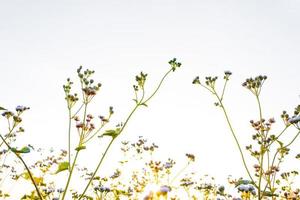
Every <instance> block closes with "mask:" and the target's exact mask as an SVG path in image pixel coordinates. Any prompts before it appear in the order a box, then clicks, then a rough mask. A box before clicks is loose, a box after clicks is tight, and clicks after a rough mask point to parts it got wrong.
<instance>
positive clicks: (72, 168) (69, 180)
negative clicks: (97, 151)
mask: <svg viewBox="0 0 300 200" xmlns="http://www.w3.org/2000/svg"><path fill="white" fill-rule="evenodd" d="M78 154H79V151H77V152H76V155H75V158H74V160H73V164H72V167H71V171H70V173H69V177H68V180H67V183H66V186H65V189H64V193H63V196H62V200H64V199H65V196H66V194H67V193H68V188H69V184H70V182H71V177H72V174H73V170H74V166H75V163H76V161H77V157H78Z"/></svg>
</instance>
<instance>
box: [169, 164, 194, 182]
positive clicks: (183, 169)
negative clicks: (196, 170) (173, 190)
mask: <svg viewBox="0 0 300 200" xmlns="http://www.w3.org/2000/svg"><path fill="white" fill-rule="evenodd" d="M189 165H190V163H187V164H186V166H184V167H183V168H182V169H181V170H180V171H179V172H177V174H176V175H175V176H174V177H173V178H172V180H171V183H170V185H171V184H172V183H173V182H174V181H175V180H176V179H177V178H178V176H180V174H182V173H183V172H184V171H185V170H186V169H187V168H188V166H189Z"/></svg>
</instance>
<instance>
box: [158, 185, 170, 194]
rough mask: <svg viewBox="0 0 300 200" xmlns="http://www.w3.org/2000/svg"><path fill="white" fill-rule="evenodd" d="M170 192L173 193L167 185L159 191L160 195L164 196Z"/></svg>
mask: <svg viewBox="0 0 300 200" xmlns="http://www.w3.org/2000/svg"><path fill="white" fill-rule="evenodd" d="M170 191H171V188H170V187H169V186H167V185H163V186H161V187H160V189H159V193H160V194H162V195H166V194H167V193H168V192H170Z"/></svg>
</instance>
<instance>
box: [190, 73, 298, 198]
mask: <svg viewBox="0 0 300 200" xmlns="http://www.w3.org/2000/svg"><path fill="white" fill-rule="evenodd" d="M231 74H232V73H231V72H230V71H226V72H225V74H224V77H223V79H224V83H223V87H222V89H221V92H219V91H218V89H217V85H216V82H217V79H218V77H216V76H215V77H211V76H208V77H205V81H204V82H202V81H200V79H199V77H198V76H197V77H196V78H195V79H194V80H193V82H192V83H193V84H195V85H200V86H202V87H203V88H205V89H206V90H207V91H209V92H210V93H211V94H212V95H213V96H214V97H215V98H216V102H215V106H217V107H218V108H221V110H222V111H223V113H224V116H225V119H226V122H227V124H228V126H229V129H230V133H231V135H232V136H233V138H234V141H235V143H236V145H237V148H238V150H239V152H240V155H241V158H242V163H243V166H244V168H245V170H246V172H247V174H248V177H249V178H250V182H249V183H251V184H252V185H254V186H255V188H256V189H257V198H258V199H259V200H261V199H263V197H272V199H276V197H277V196H278V194H277V193H276V190H277V187H276V185H275V184H276V183H278V181H279V180H278V179H277V175H278V172H279V166H280V164H281V163H282V162H283V159H284V157H285V156H286V155H287V154H288V153H289V151H290V149H289V148H290V146H291V145H292V144H293V143H294V142H295V140H296V138H297V137H298V136H299V134H300V128H299V124H298V122H299V120H300V115H299V113H300V105H298V106H297V107H296V108H295V110H294V113H293V115H292V116H291V117H290V115H288V114H287V112H286V111H283V113H282V114H281V116H280V117H281V119H282V121H283V125H284V127H283V129H282V130H281V131H279V132H275V133H273V132H274V131H273V130H272V126H273V124H274V123H275V119H274V118H270V119H268V120H266V119H265V118H264V116H263V109H262V105H261V100H260V94H261V91H262V87H263V84H264V83H265V81H266V79H267V76H262V75H260V76H257V77H255V78H248V79H246V81H245V82H244V83H243V84H242V86H243V87H245V88H246V89H247V90H248V91H250V92H251V93H252V94H253V95H254V97H255V100H256V102H257V106H258V120H256V121H254V120H251V121H250V125H251V127H252V128H253V129H254V132H253V135H252V139H253V141H254V144H250V145H248V146H246V150H247V151H248V152H249V153H250V155H251V156H252V157H253V158H254V159H255V160H256V163H255V164H254V165H253V170H251V169H250V166H249V164H247V162H246V158H245V153H244V151H243V149H242V146H241V144H240V141H239V138H238V137H239V136H238V134H237V132H236V130H235V129H234V128H233V124H232V122H231V119H230V117H229V115H228V112H227V107H226V106H225V105H224V96H225V91H226V88H227V83H228V81H229V79H230V76H231ZM290 128H294V130H296V134H295V135H294V136H293V137H292V139H291V140H290V141H288V142H284V141H283V140H282V136H283V135H284V133H286V132H287V130H288V129H290Z"/></svg>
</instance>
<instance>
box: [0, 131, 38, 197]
mask: <svg viewBox="0 0 300 200" xmlns="http://www.w3.org/2000/svg"><path fill="white" fill-rule="evenodd" d="M0 137H1V139H2V141H3V142H4V144H5V145H6V146H7V148H8V149H9V150H10V151H11V152H13V153H14V154H15V155H16V156H17V158H18V159H19V160H21V162H22V164H23V165H24V167H25V168H26V171H27V172H28V174H29V177H30V180H31V182H32V184H33V185H34V187H35V190H36V192H37V195H38V197H39V198H40V199H41V200H43V196H42V194H41V192H40V190H39V188H38V186H37V184H36V182H35V181H34V178H33V176H32V173H31V171H30V169H29V167H28V166H27V164H26V163H25V161H24V160H23V158H22V157H21V156H20V155H19V154H18V153H17V152H15V151H13V150H12V148H11V146H10V145H9V144H8V143H7V142H6V141H5V139H4V138H3V137H2V135H1V134H0Z"/></svg>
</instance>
